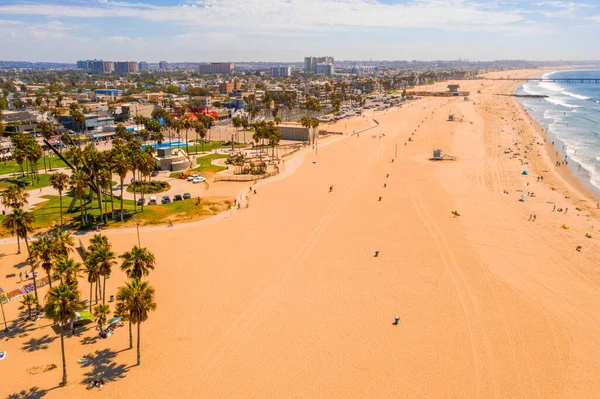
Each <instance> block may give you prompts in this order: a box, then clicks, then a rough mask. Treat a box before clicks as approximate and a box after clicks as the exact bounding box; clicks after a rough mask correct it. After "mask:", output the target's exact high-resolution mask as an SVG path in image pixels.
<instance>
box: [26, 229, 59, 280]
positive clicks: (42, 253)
mask: <svg viewBox="0 0 600 399" xmlns="http://www.w3.org/2000/svg"><path fill="white" fill-rule="evenodd" d="M57 253H58V248H57V242H56V239H55V238H54V237H52V236H51V235H43V236H41V237H39V238H38V239H37V240H35V241H34V242H32V243H31V256H30V259H31V262H32V263H35V264H36V267H38V266H41V268H42V269H44V271H45V272H46V275H47V276H48V283H49V284H50V289H52V278H51V276H50V272H51V271H52V262H53V261H54V260H55V259H56V257H57Z"/></svg>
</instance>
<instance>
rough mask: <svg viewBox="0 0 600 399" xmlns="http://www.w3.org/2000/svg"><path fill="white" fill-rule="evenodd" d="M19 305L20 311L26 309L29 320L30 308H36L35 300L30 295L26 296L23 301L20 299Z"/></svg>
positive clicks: (36, 301) (36, 302)
mask: <svg viewBox="0 0 600 399" xmlns="http://www.w3.org/2000/svg"><path fill="white" fill-rule="evenodd" d="M20 303H21V308H22V309H25V308H27V314H28V317H27V318H28V319H30V320H31V307H32V306H36V307H37V306H38V300H37V298H36V297H35V296H33V295H31V294H27V295H25V296H24V297H23V299H21V301H20Z"/></svg>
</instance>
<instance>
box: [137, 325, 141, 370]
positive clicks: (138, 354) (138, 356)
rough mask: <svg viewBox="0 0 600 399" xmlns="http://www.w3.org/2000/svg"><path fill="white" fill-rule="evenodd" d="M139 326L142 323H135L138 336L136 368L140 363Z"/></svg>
mask: <svg viewBox="0 0 600 399" xmlns="http://www.w3.org/2000/svg"><path fill="white" fill-rule="evenodd" d="M140 324H142V323H140V322H139V321H138V323H137V330H138V331H137V332H138V336H137V364H138V366H139V365H140V363H141V361H140Z"/></svg>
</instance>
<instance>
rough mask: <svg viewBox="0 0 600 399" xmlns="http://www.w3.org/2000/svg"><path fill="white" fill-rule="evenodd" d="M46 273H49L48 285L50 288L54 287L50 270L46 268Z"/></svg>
mask: <svg viewBox="0 0 600 399" xmlns="http://www.w3.org/2000/svg"><path fill="white" fill-rule="evenodd" d="M46 274H47V275H48V285H49V286H50V289H52V278H51V277H50V270H46Z"/></svg>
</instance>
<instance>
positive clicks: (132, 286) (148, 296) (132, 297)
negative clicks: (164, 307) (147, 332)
mask: <svg viewBox="0 0 600 399" xmlns="http://www.w3.org/2000/svg"><path fill="white" fill-rule="evenodd" d="M154 292H155V290H154V288H153V287H152V286H151V285H150V284H149V283H148V282H147V281H140V280H139V279H137V278H134V279H133V280H131V281H130V282H128V283H126V285H125V287H121V288H120V289H119V294H121V293H123V295H122V296H124V297H126V298H128V300H127V302H125V303H126V304H127V307H128V310H129V318H130V319H131V322H132V323H133V324H137V364H138V365H139V364H140V363H141V359H140V326H141V324H142V322H144V321H146V320H148V313H149V312H151V311H153V310H156V303H155V302H154ZM117 295H118V294H117Z"/></svg>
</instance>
